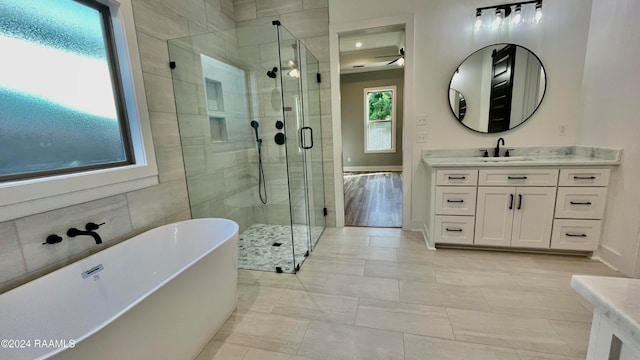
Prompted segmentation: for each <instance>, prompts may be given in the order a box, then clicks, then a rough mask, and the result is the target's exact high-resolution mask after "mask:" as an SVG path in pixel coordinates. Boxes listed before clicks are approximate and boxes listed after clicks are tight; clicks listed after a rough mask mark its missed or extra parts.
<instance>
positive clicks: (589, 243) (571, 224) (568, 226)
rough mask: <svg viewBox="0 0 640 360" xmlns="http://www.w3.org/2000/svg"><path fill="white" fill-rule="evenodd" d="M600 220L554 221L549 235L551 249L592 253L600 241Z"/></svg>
mask: <svg viewBox="0 0 640 360" xmlns="http://www.w3.org/2000/svg"><path fill="white" fill-rule="evenodd" d="M601 225H602V221H601V220H556V221H554V222H553V232H552V233H551V248H552V249H561V250H584V251H593V250H596V249H597V248H598V242H599V241H600V227H601Z"/></svg>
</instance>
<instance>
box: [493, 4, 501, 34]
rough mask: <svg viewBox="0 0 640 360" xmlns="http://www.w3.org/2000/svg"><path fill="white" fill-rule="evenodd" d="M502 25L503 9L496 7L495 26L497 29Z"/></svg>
mask: <svg viewBox="0 0 640 360" xmlns="http://www.w3.org/2000/svg"><path fill="white" fill-rule="evenodd" d="M500 25H502V10H500V9H496V18H495V19H494V20H493V28H494V29H497V28H499V27H500Z"/></svg>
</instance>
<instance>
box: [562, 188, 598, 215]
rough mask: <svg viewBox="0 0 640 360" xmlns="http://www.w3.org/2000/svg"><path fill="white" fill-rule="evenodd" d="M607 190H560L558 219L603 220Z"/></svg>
mask: <svg viewBox="0 0 640 360" xmlns="http://www.w3.org/2000/svg"><path fill="white" fill-rule="evenodd" d="M606 197H607V188H578V187H574V188H570V187H561V188H558V197H557V199H556V216H555V217H556V218H561V219H602V215H603V213H604V202H605V199H606Z"/></svg>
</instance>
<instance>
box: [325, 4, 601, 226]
mask: <svg viewBox="0 0 640 360" xmlns="http://www.w3.org/2000/svg"><path fill="white" fill-rule="evenodd" d="M494 4H495V1H486V0H430V1H424V0H403V1H394V2H389V1H386V0H350V1H344V0H329V22H330V25H331V26H334V27H335V26H339V25H340V24H348V23H352V22H364V21H366V20H371V19H377V18H387V17H392V16H406V15H407V14H415V15H414V16H415V33H413V34H411V33H407V37H413V40H414V42H415V46H414V47H413V48H408V49H407V51H408V52H413V53H414V55H415V71H414V74H413V82H412V83H413V84H415V85H414V86H413V88H407V89H405V90H406V98H405V99H406V100H407V101H410V103H412V104H416V105H415V106H416V108H414V109H409V111H407V115H410V114H416V115H421V114H425V115H427V116H428V124H427V126H426V127H423V126H415V119H413V118H409V116H407V118H406V119H405V120H406V122H405V128H407V129H409V130H411V129H415V130H416V132H426V133H427V142H426V143H416V142H415V139H414V138H413V136H414V134H413V133H405V148H404V149H405V151H411V152H412V156H410V158H411V159H412V160H411V162H412V163H411V170H412V171H411V174H406V175H407V176H409V175H410V176H411V177H412V186H411V190H410V191H411V196H410V197H409V199H422V198H424V197H425V194H424V193H425V190H424V182H425V181H424V174H423V172H424V169H423V166H422V164H421V159H420V151H421V150H422V149H423V148H452V147H478V148H480V147H493V146H495V141H496V139H497V137H498V136H496V135H486V134H479V133H475V132H472V131H470V130H469V129H467V128H465V127H464V126H463V125H462V124H460V123H459V122H458V121H457V120H455V119H454V117H453V115H452V114H451V110H450V109H449V103H448V100H447V99H448V85H449V81H450V79H451V74H453V72H454V71H455V69H456V68H457V67H458V65H459V64H460V62H462V60H464V59H465V58H466V57H467V56H468V55H469V54H471V53H473V52H474V51H476V50H478V49H480V48H482V47H484V46H487V45H490V44H494V43H499V42H511V43H516V44H519V45H522V46H524V47H526V48H528V49H530V50H531V51H533V52H534V53H536V54H537V55H538V56H539V57H540V59H541V61H542V63H543V64H544V66H545V69H546V70H547V75H548V79H549V82H548V87H547V93H546V96H545V98H544V101H543V103H542V104H541V106H540V108H539V109H538V112H536V114H534V116H533V117H532V118H531V119H530V120H529V121H528V122H527V123H525V124H523V125H522V126H520V127H518V128H516V129H514V130H511V131H509V132H506V133H504V134H501V135H502V136H504V137H505V139H506V144H507V146H529V145H550V144H574V143H575V142H576V141H577V136H576V135H577V134H576V133H577V126H578V119H579V113H580V102H579V101H580V95H579V94H580V91H581V83H582V75H583V70H584V69H583V67H584V58H585V52H586V44H587V33H588V27H589V17H590V13H591V6H590V4H591V0H586V1H585V0H546V1H545V2H544V6H543V11H544V19H543V21H542V22H541V23H539V24H530V23H528V22H526V23H522V24H521V25H520V26H519V27H518V28H513V29H511V30H509V28H508V27H503V28H502V29H501V30H491V29H489V28H483V29H481V30H480V31H478V32H473V29H472V28H473V23H474V20H475V8H476V7H481V6H488V5H494ZM523 10H527V11H528V8H526V9H523ZM525 15H527V14H525ZM410 97H411V98H412V99H410V100H409V98H410ZM332 100H333V101H339V94H335V93H334V94H332ZM561 124H562V125H565V126H566V127H567V131H568V135H567V136H562V137H561V136H558V126H559V125H561ZM405 191H407V190H406V189H405ZM410 217H411V218H410V220H411V224H416V223H419V222H421V221H422V219H423V209H422V204H421V201H414V202H413V203H412V204H411V214H410ZM411 228H415V227H414V226H411Z"/></svg>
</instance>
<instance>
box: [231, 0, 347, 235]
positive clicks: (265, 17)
mask: <svg viewBox="0 0 640 360" xmlns="http://www.w3.org/2000/svg"><path fill="white" fill-rule="evenodd" d="M234 13H235V18H236V21H237V27H238V36H239V37H240V34H241V33H242V31H243V30H242V29H243V28H251V27H256V26H259V25H260V24H270V23H271V21H272V20H280V22H281V23H282V25H283V26H284V27H285V28H286V29H287V30H289V32H291V34H293V36H295V37H296V38H299V39H301V40H302V41H303V43H304V44H305V46H306V47H307V48H309V50H310V51H311V52H312V53H313V54H314V55H315V56H316V58H317V59H318V61H319V62H320V73H321V74H322V83H321V84H320V99H321V112H322V139H323V140H322V146H323V170H324V189H325V205H326V207H327V208H328V209H329V215H328V216H327V218H326V221H327V226H335V213H334V208H335V200H334V180H333V142H332V139H331V137H332V126H331V84H330V73H329V5H328V1H327V0H235V1H234ZM264 65H266V64H264Z"/></svg>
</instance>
